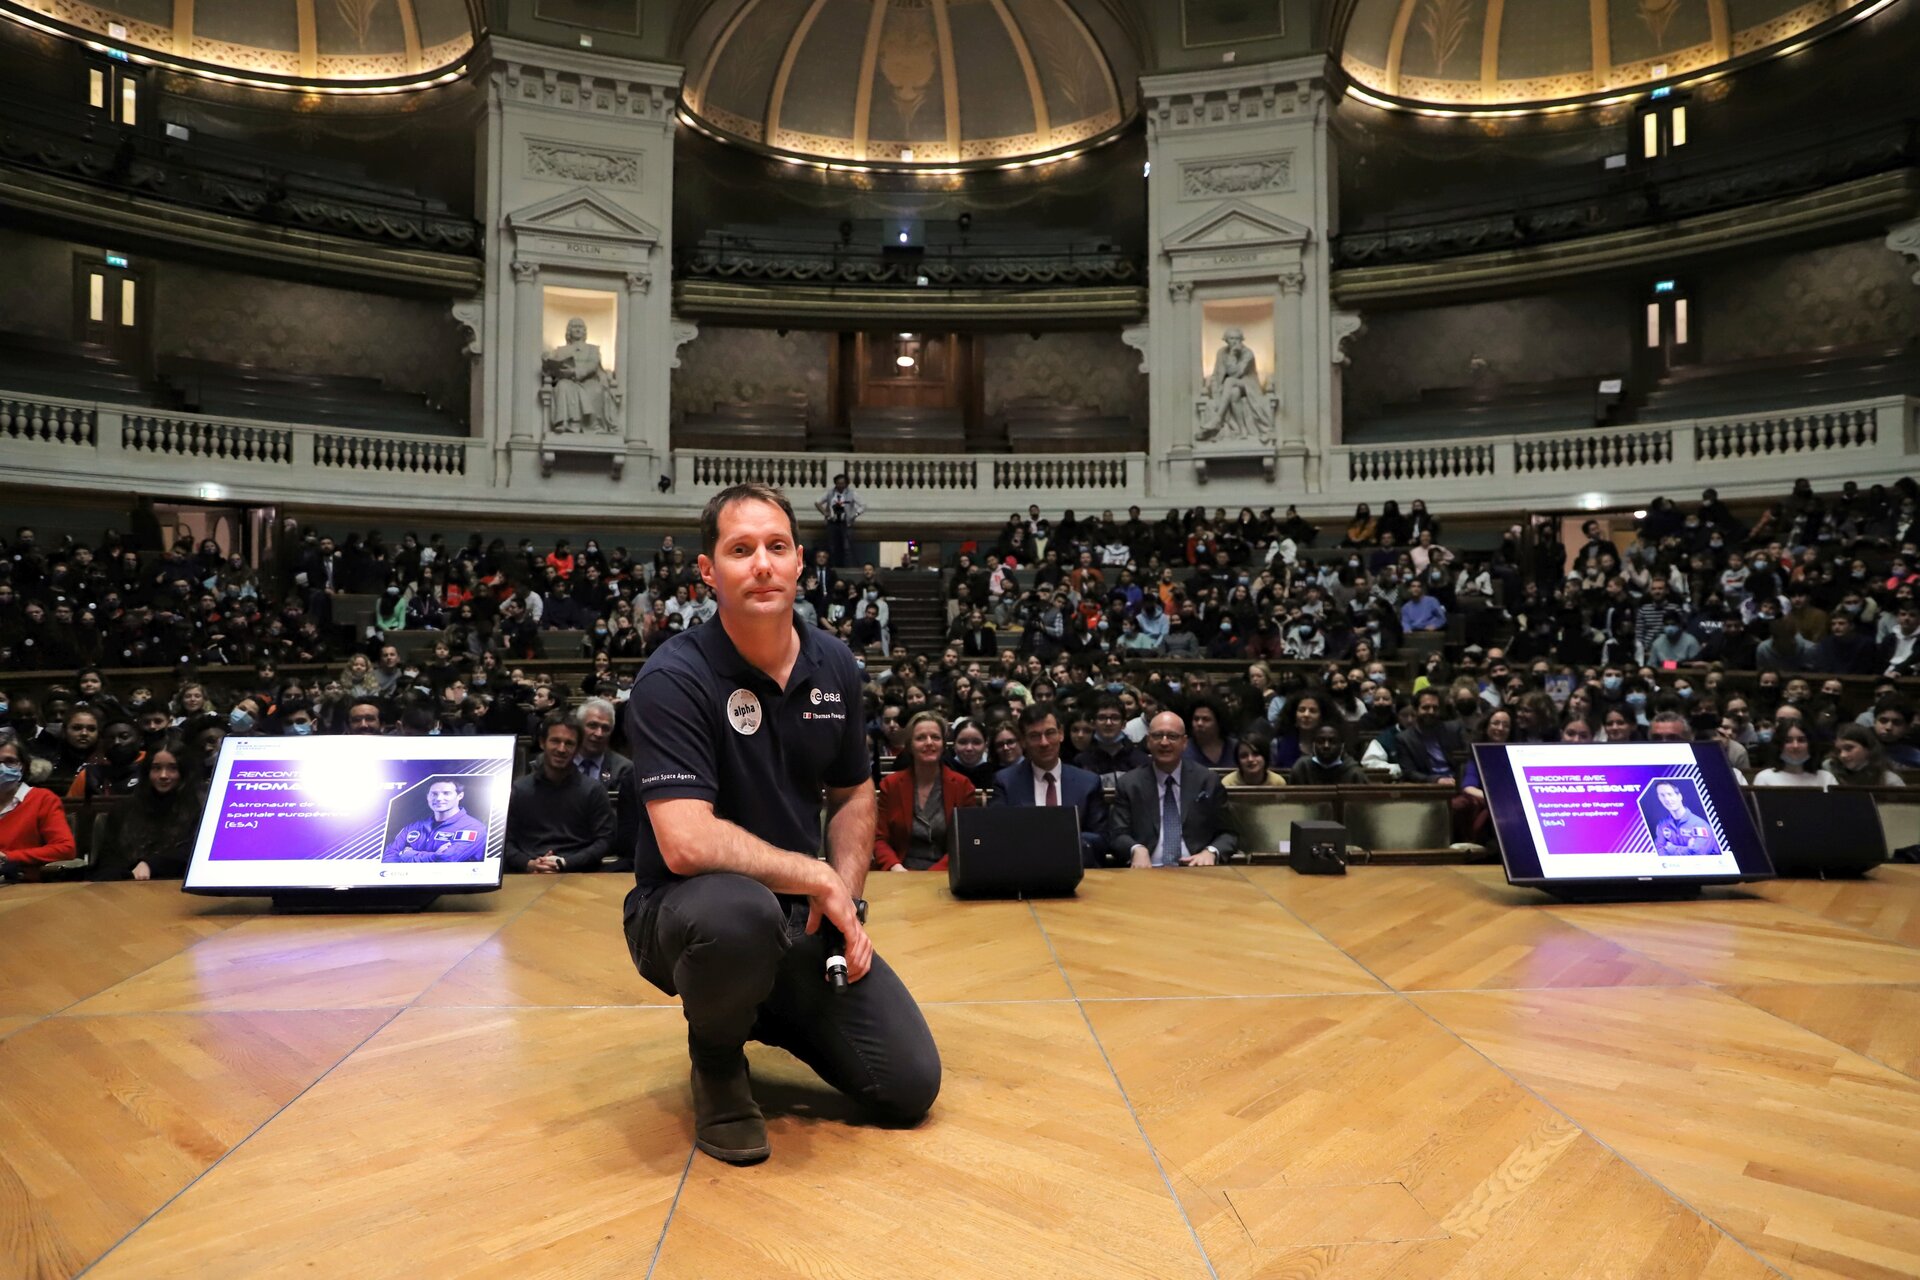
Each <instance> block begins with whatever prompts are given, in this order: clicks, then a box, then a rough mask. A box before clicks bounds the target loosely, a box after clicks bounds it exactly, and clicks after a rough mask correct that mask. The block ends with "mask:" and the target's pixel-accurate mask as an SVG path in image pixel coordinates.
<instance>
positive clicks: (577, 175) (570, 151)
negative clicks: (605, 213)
mask: <svg viewBox="0 0 1920 1280" xmlns="http://www.w3.org/2000/svg"><path fill="white" fill-rule="evenodd" d="M526 174H527V176H528V177H529V178H547V179H552V180H554V181H560V182H582V183H591V184H592V185H594V186H598V187H637V186H639V185H640V157H639V156H638V155H636V154H634V153H633V152H630V151H605V150H599V149H596V148H593V147H581V146H570V145H568V144H566V143H562V142H541V141H537V140H535V139H531V138H530V139H528V140H527V162H526Z"/></svg>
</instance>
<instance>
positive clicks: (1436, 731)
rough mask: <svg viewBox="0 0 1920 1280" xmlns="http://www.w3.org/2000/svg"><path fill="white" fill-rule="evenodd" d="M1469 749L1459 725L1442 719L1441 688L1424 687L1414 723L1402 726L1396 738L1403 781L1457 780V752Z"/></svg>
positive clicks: (1416, 703) (1416, 704)
mask: <svg viewBox="0 0 1920 1280" xmlns="http://www.w3.org/2000/svg"><path fill="white" fill-rule="evenodd" d="M1465 750H1466V739H1464V738H1463V737H1461V735H1460V727H1459V726H1458V725H1452V724H1447V723H1446V722H1445V721H1443V720H1442V719H1441V700H1440V691H1439V690H1438V689H1434V688H1431V687H1429V688H1425V689H1422V690H1421V691H1420V692H1419V693H1418V694H1416V695H1415V696H1414V699H1413V725H1412V727H1411V728H1407V729H1402V730H1400V732H1399V733H1398V734H1397V735H1396V736H1395V739H1394V756H1395V758H1396V759H1397V760H1398V761H1399V763H1400V781H1402V782H1444V783H1447V784H1448V785H1449V786H1451V785H1452V784H1453V782H1454V781H1455V778H1454V772H1453V754H1454V753H1456V752H1461V751H1465Z"/></svg>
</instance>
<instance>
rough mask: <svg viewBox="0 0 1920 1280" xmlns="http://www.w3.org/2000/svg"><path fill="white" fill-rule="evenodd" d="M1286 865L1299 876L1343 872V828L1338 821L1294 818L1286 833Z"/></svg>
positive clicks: (1336, 874)
mask: <svg viewBox="0 0 1920 1280" xmlns="http://www.w3.org/2000/svg"><path fill="white" fill-rule="evenodd" d="M1287 865H1288V866H1290V867H1292V868H1293V869H1294V870H1295V871H1298V872H1299V873H1300V874H1301V875H1303V876H1343V875H1345V874H1347V829H1346V828H1345V827H1344V826H1342V825H1341V824H1340V823H1338V822H1321V821H1317V820H1310V819H1303V820H1301V821H1299V822H1295V823H1294V824H1293V827H1292V829H1291V831H1290V832H1289V833H1288V837H1287Z"/></svg>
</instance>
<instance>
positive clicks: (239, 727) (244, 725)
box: [226, 697, 265, 738]
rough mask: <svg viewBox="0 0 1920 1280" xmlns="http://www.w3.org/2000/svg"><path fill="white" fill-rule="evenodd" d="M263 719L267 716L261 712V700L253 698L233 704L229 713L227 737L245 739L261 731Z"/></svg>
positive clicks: (243, 699)
mask: <svg viewBox="0 0 1920 1280" xmlns="http://www.w3.org/2000/svg"><path fill="white" fill-rule="evenodd" d="M263 719H265V714H264V712H263V711H262V710H261V707H260V702H259V700H258V699H257V698H253V697H246V698H242V699H240V701H238V702H236V703H234V704H233V709H232V710H231V711H229V712H227V733H226V736H227V737H230V738H245V737H247V736H249V735H251V734H253V733H255V732H257V731H258V730H259V728H260V723H261V721H262V720H263Z"/></svg>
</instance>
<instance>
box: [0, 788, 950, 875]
mask: <svg viewBox="0 0 1920 1280" xmlns="http://www.w3.org/2000/svg"><path fill="white" fill-rule="evenodd" d="M20 785H21V787H22V788H24V789H25V794H24V795H22V796H21V797H20V803H19V804H16V805H15V806H13V808H12V809H10V810H8V811H7V812H6V813H4V814H0V856H4V857H5V858H6V859H7V861H9V862H34V863H40V862H64V861H65V860H66V859H68V858H71V857H73V855H74V851H75V850H74V843H73V832H72V831H71V830H69V829H68V827H67V814H66V810H65V809H63V808H62V807H61V805H60V797H59V796H57V795H55V794H53V792H51V791H49V790H47V789H46V788H45V787H28V786H27V784H26V783H24V782H23V783H21V784H20ZM969 790H971V788H969Z"/></svg>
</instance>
